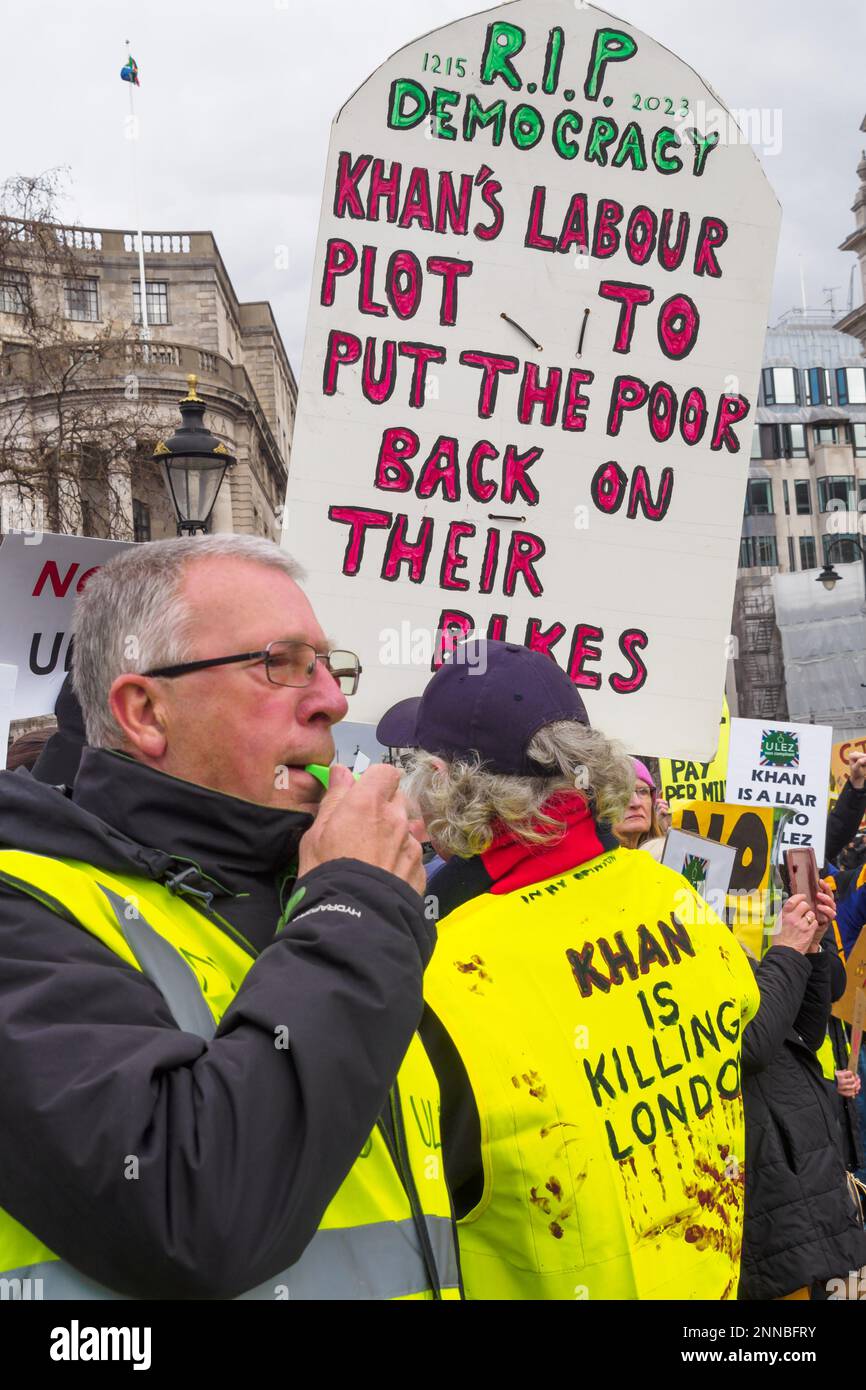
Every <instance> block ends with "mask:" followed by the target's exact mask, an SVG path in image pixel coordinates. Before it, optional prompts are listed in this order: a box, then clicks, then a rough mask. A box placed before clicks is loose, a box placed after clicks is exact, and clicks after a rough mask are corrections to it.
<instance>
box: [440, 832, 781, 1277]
mask: <svg viewBox="0 0 866 1390" xmlns="http://www.w3.org/2000/svg"><path fill="white" fill-rule="evenodd" d="M434 886H435V885H434ZM425 995H426V999H427V1002H428V1004H429V1006H430V1008H431V1009H432V1010H433V1012H434V1013H435V1014H436V1015H437V1016H438V1018H439V1019H440V1020H441V1022H442V1023H443V1024H444V1026H445V1028H446V1029H447V1030H448V1032H449V1034H450V1035H451V1038H452V1039H453V1041H454V1043H455V1045H456V1047H457V1050H458V1052H459V1053H460V1056H461V1058H462V1060H463V1063H464V1065H465V1067H466V1071H467V1073H468V1076H469V1081H470V1084H471V1086H472V1090H473V1092H474V1096H475V1101H476V1104H477V1107H478V1112H479V1117H480V1122H481V1147H482V1161H483V1175H484V1186H483V1191H482V1195H481V1197H480V1200H479V1202H478V1205H477V1206H476V1207H475V1208H474V1210H473V1211H471V1212H470V1213H468V1215H466V1216H465V1218H464V1219H462V1220H461V1221H460V1222H459V1223H458V1233H459V1244H460V1262H461V1269H462V1273H463V1281H464V1288H465V1293H466V1297H467V1298H470V1299H575V1298H578V1299H581V1298H589V1299H593V1300H594V1299H714V1300H715V1299H724V1298H734V1297H736V1290H737V1282H738V1275H739V1263H740V1251H741V1244H742V1221H743V1194H744V1166H743V1156H744V1152H745V1145H744V1134H743V1102H742V1094H741V1082H740V1048H741V1034H742V1029H743V1026H744V1024H745V1023H746V1021H747V1020H748V1019H749V1018H751V1017H752V1015H753V1014H754V1013H755V1011H756V1009H757V1005H758V988H757V984H756V982H755V978H754V975H753V973H752V970H751V968H750V966H749V963H748V961H747V959H746V956H745V954H744V953H743V951H742V950H741V948H740V947H739V946H738V945H737V942H736V941H735V940H734V938H733V936H732V935H731V933H730V932H729V931H728V929H727V928H726V927H725V926H723V924H722V923H721V922H720V921H719V920H718V918H717V917H716V916H715V915H714V914H713V913H712V912H711V910H710V909H709V908H708V907H707V904H706V903H704V902H703V901H702V900H701V899H700V898H698V897H697V895H696V894H695V893H694V891H693V890H692V888H691V887H690V886H689V885H688V884H687V883H686V881H685V879H683V878H681V877H680V876H679V875H678V874H675V873H673V872H672V870H670V869H668V868H665V867H663V866H662V865H661V864H657V863H656V862H655V860H654V859H652V858H651V857H650V855H648V854H639V853H636V852H635V851H632V850H625V849H618V850H615V851H612V852H610V853H607V854H604V855H601V856H600V857H599V858H597V859H594V860H592V861H591V862H589V863H587V864H584V865H582V866H581V867H580V868H579V869H577V870H575V871H573V872H569V873H565V874H563V875H561V876H560V877H556V878H551V879H546V880H544V881H543V882H540V883H536V884H533V885H532V886H531V887H528V888H523V889H519V890H517V891H516V892H511V893H507V894H502V895H494V894H483V895H481V896H480V897H477V898H475V899H474V900H472V901H471V902H467V903H465V904H463V905H462V906H461V907H459V908H457V909H456V910H455V911H454V912H452V913H450V914H448V915H447V916H446V917H444V918H443V919H442V920H441V921H440V924H439V944H438V946H437V948H436V952H435V954H434V957H433V960H432V962H431V964H430V966H429V967H428V971H427V976H426V986H425ZM444 1140H445V1144H446V1150H447V1142H448V1136H447V1134H446V1135H445V1136H444Z"/></svg>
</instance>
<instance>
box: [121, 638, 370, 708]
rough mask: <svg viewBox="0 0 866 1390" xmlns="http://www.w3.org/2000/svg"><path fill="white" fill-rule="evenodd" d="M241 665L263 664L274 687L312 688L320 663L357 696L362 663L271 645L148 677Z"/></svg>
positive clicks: (293, 645)
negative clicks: (212, 667)
mask: <svg viewBox="0 0 866 1390" xmlns="http://www.w3.org/2000/svg"><path fill="white" fill-rule="evenodd" d="M239 661H262V662H264V666H265V675H266V676H267V678H268V680H269V681H270V682H271V684H272V685H290V686H296V687H297V686H304V685H310V684H311V683H312V681H313V680H314V678H315V675H316V662H317V661H323V662H324V663H325V666H326V667H327V668H328V670H329V671H330V673H331V675H332V676H333V677H334V680H335V681H336V682H337V685H338V686H339V687H340V690H341V691H342V693H343V694H344V695H354V694H355V691H356V690H357V689H358V681H359V680H360V677H361V663H360V661H359V660H358V658H357V656H356V655H355V653H354V652H317V651H316V649H315V647H311V646H310V645H309V643H307V642H269V643H268V645H267V646H266V647H265V648H264V650H263V651H260V652H239V653H238V654H237V656H215V657H211V658H210V659H209V660H207V661H185V662H184V663H183V664H182V665H181V666H160V667H159V668H158V669H157V670H154V671H145V672H143V674H144V675H145V676H162V677H166V678H171V677H173V676H185V675H187V673H188V672H189V671H205V670H207V668H208V667H209V666H230V665H232V664H234V663H235V662H239Z"/></svg>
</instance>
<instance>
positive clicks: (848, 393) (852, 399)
mask: <svg viewBox="0 0 866 1390" xmlns="http://www.w3.org/2000/svg"><path fill="white" fill-rule="evenodd" d="M836 396H837V399H838V401H839V404H840V405H866V368H863V367H837V368H836Z"/></svg>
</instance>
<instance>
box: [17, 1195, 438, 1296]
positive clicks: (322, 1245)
mask: <svg viewBox="0 0 866 1390" xmlns="http://www.w3.org/2000/svg"><path fill="white" fill-rule="evenodd" d="M425 1223H426V1226H427V1234H428V1236H429V1237H430V1244H431V1246H432V1247H433V1253H434V1255H435V1257H436V1264H437V1267H438V1268H439V1270H440V1271H441V1273H442V1276H443V1279H444V1280H445V1281H446V1287H448V1286H450V1287H451V1288H452V1289H455V1290H456V1289H457V1288H458V1286H459V1277H458V1273H457V1261H456V1255H455V1249H454V1232H453V1226H452V1222H451V1220H450V1219H446V1218H444V1217H440V1216H427V1217H425ZM0 1283H2V1290H0V1291H2V1294H3V1297H4V1299H12V1300H22V1301H23V1300H27V1299H30V1300H38V1299H55V1300H56V1299H65V1298H69V1299H76V1300H77V1299H88V1300H93V1299H120V1300H125V1299H126V1295H125V1294H120V1293H114V1292H112V1290H111V1289H107V1288H106V1287H105V1286H104V1285H103V1284H98V1283H97V1282H96V1281H95V1280H94V1279H88V1278H87V1276H86V1275H84V1274H80V1273H79V1271H78V1270H77V1269H73V1267H72V1265H69V1264H67V1263H66V1261H65V1260H42V1261H40V1262H39V1263H38V1264H32V1265H23V1266H22V1267H21V1268H20V1269H10V1270H7V1271H6V1273H5V1274H4V1275H3V1276H2V1281H0ZM427 1291H428V1281H427V1277H426V1274H425V1272H424V1262H423V1259H422V1256H421V1250H420V1246H419V1242H418V1232H417V1231H416V1229H415V1223H414V1221H413V1220H412V1219H411V1218H409V1219H407V1220H405V1221H383V1222H380V1223H379V1224H378V1225H375V1226H357V1227H355V1228H354V1229H348V1230H343V1231H319V1232H317V1234H316V1235H315V1236H314V1237H313V1239H312V1241H311V1242H310V1244H309V1245H308V1246H307V1249H306V1250H305V1251H304V1253H303V1255H302V1256H301V1258H300V1260H298V1262H297V1264H294V1265H292V1266H291V1267H290V1268H289V1269H284V1270H283V1271H282V1272H281V1273H280V1274H275V1275H274V1277H273V1279H268V1280H266V1281H265V1283H263V1284H259V1285H258V1287H257V1288H254V1289H250V1290H249V1291H248V1292H247V1293H242V1294H240V1295H239V1296H238V1301H240V1302H245V1301H247V1302H248V1301H255V1302H274V1301H276V1302H280V1301H282V1300H285V1299H296V1300H298V1301H300V1302H304V1301H307V1300H318V1299H324V1298H327V1299H329V1300H339V1301H346V1300H349V1299H355V1300H356V1299H366V1300H369V1301H373V1300H395V1299H402V1298H417V1297H418V1296H419V1295H421V1296H423V1295H424V1294H425V1293H427ZM443 1296H447V1295H445V1290H444V1289H443Z"/></svg>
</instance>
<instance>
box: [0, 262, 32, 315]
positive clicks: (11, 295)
mask: <svg viewBox="0 0 866 1390" xmlns="http://www.w3.org/2000/svg"><path fill="white" fill-rule="evenodd" d="M29 291H30V285H29V282H28V279H27V276H26V275H24V274H23V273H22V272H21V271H20V270H0V313H3V314H23V313H24V312H25V310H26V308H27V299H28V295H29Z"/></svg>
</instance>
